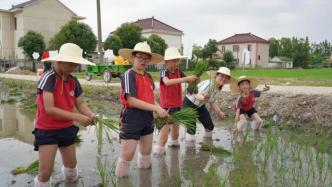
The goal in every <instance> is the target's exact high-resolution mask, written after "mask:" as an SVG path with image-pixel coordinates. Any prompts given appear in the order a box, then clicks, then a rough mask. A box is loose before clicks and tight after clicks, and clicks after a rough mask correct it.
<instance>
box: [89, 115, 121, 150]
mask: <svg viewBox="0 0 332 187" xmlns="http://www.w3.org/2000/svg"><path fill="white" fill-rule="evenodd" d="M93 124H95V125H96V135H97V140H98V145H102V142H103V135H105V136H106V138H107V140H108V142H109V143H112V133H114V132H115V133H116V134H119V133H120V129H119V124H120V120H119V119H111V118H104V117H103V116H96V117H95V118H94V119H93ZM104 127H106V128H104Z"/></svg>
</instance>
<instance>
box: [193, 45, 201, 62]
mask: <svg viewBox="0 0 332 187" xmlns="http://www.w3.org/2000/svg"><path fill="white" fill-rule="evenodd" d="M192 57H196V58H197V59H200V58H202V57H203V48H202V47H201V46H199V45H197V44H194V45H193V48H192Z"/></svg>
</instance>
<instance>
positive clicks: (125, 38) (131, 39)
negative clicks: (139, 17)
mask: <svg viewBox="0 0 332 187" xmlns="http://www.w3.org/2000/svg"><path fill="white" fill-rule="evenodd" d="M112 34H115V35H117V36H119V38H120V39H121V42H122V47H124V48H130V49H132V48H134V46H135V45H136V44H137V43H138V42H141V41H142V36H141V35H142V29H141V27H139V26H138V25H137V24H136V23H123V24H121V26H120V27H118V28H117V29H116V30H115V31H114V33H112Z"/></svg>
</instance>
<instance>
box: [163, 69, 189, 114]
mask: <svg viewBox="0 0 332 187" xmlns="http://www.w3.org/2000/svg"><path fill="white" fill-rule="evenodd" d="M185 76H186V75H185V74H184V73H183V72H182V71H181V70H179V69H176V70H175V71H174V72H171V71H169V70H168V69H166V68H165V69H163V70H161V71H160V81H159V85H160V106H161V107H162V108H178V107H181V105H182V87H181V83H179V84H175V85H170V86H166V85H165V83H164V81H163V78H164V77H167V78H168V79H178V78H182V77H185Z"/></svg>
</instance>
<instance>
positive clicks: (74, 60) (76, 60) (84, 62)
mask: <svg viewBox="0 0 332 187" xmlns="http://www.w3.org/2000/svg"><path fill="white" fill-rule="evenodd" d="M45 61H51V62H56V61H61V62H71V63H75V64H81V65H91V66H95V65H96V64H94V63H92V62H90V61H88V60H86V59H84V58H80V57H72V56H62V55H57V56H55V57H50V58H45V59H43V60H42V62H45Z"/></svg>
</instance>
